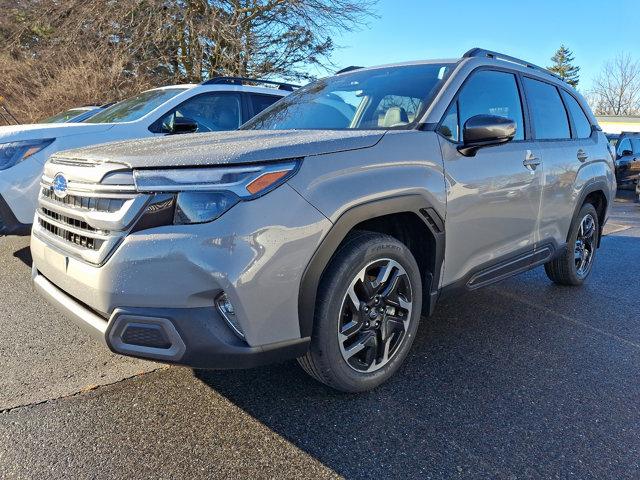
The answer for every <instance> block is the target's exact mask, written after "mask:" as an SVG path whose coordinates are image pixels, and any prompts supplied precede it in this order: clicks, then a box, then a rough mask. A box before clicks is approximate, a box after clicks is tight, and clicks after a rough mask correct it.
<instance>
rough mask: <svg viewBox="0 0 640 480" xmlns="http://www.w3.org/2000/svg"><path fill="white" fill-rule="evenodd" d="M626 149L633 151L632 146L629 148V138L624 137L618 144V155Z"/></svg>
mask: <svg viewBox="0 0 640 480" xmlns="http://www.w3.org/2000/svg"><path fill="white" fill-rule="evenodd" d="M626 150H630V151H633V148H631V140H629V139H628V138H624V139H623V140H622V141H621V142H620V143H619V144H618V155H622V152H624V151H626Z"/></svg>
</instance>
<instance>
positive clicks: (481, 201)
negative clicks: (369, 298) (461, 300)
mask: <svg viewBox="0 0 640 480" xmlns="http://www.w3.org/2000/svg"><path fill="white" fill-rule="evenodd" d="M479 114H490V115H501V116H504V117H507V118H510V119H512V120H514V121H515V122H516V124H517V131H516V136H515V138H514V140H513V141H512V142H510V143H508V144H505V145H501V146H495V147H488V148H483V149H480V150H478V152H477V153H476V155H475V156H473V157H465V156H464V155H462V154H460V153H459V152H458V150H457V147H458V146H459V145H460V144H461V143H462V141H463V138H462V128H463V126H464V123H465V122H466V120H468V119H469V118H471V117H473V116H475V115H479ZM439 133H440V135H441V137H444V138H441V144H442V152H443V159H444V170H445V175H446V178H447V215H446V220H445V223H446V230H445V231H446V242H447V245H446V251H445V262H444V276H443V285H449V284H452V283H454V282H459V281H462V280H464V281H466V282H473V281H474V280H473V278H472V277H473V276H476V274H478V273H480V274H482V271H484V270H486V269H489V272H488V274H487V275H486V276H485V277H484V280H480V283H482V282H484V281H486V280H491V275H492V274H493V273H495V277H496V278H494V279H497V278H498V277H499V276H500V275H504V274H506V273H510V272H509V269H519V268H523V267H526V262H527V261H528V259H527V255H528V254H530V253H531V252H532V251H533V249H534V245H535V242H536V239H537V229H538V219H539V212H540V200H541V192H542V186H541V185H542V164H541V158H540V153H539V152H538V151H537V150H536V145H535V143H534V142H532V141H531V140H530V139H528V138H527V135H526V134H525V125H524V115H523V108H522V100H521V95H520V91H519V87H518V82H517V79H516V76H515V75H514V74H512V73H508V72H503V71H492V70H480V71H476V72H475V73H473V74H472V76H471V77H470V78H469V79H468V80H467V81H466V82H465V84H464V85H463V87H462V90H461V92H460V93H459V95H458V98H457V101H456V102H455V103H453V104H452V106H451V107H450V109H449V111H448V113H447V115H446V116H445V119H444V121H443V124H442V126H441V127H440V129H439ZM518 259H520V260H518ZM510 260H513V261H514V262H513V263H509V261H510ZM501 262H507V265H506V266H504V267H503V268H501V269H500V268H498V269H495V270H491V269H492V266H493V265H495V264H500V263H501ZM523 262H524V265H523Z"/></svg>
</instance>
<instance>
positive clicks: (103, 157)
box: [56, 130, 385, 168]
mask: <svg viewBox="0 0 640 480" xmlns="http://www.w3.org/2000/svg"><path fill="white" fill-rule="evenodd" d="M384 134H385V132H384V131H379V130H368V131H367V130H357V131H355V130H340V131H334V130H237V131H233V132H217V133H195V134H188V135H174V136H166V137H161V138H149V139H144V140H131V141H127V142H116V143H109V144H104V145H97V146H91V147H85V148H78V149H75V150H68V151H66V152H64V153H63V154H59V155H56V157H64V158H67V159H73V160H76V161H78V160H79V161H83V160H85V161H88V162H91V163H93V162H109V163H119V164H124V165H126V166H128V167H129V168H158V167H176V166H207V165H219V164H238V163H251V162H268V161H275V160H284V159H289V158H299V157H308V156H312V155H322V154H327V153H335V152H342V151H348V150H356V149H361V148H368V147H372V146H374V145H375V144H376V143H378V142H379V141H380V139H381V138H382V137H383V136H384Z"/></svg>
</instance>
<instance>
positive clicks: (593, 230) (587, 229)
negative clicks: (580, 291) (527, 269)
mask: <svg viewBox="0 0 640 480" xmlns="http://www.w3.org/2000/svg"><path fill="white" fill-rule="evenodd" d="M599 235H600V226H599V223H598V212H596V209H595V207H594V206H593V205H592V204H590V203H586V204H585V205H583V206H582V208H581V209H580V212H579V213H578V216H577V217H576V218H575V219H574V221H573V223H572V225H571V232H570V233H569V241H568V242H567V250H566V252H565V253H564V254H563V255H561V256H560V257H558V258H556V259H555V260H552V261H551V262H548V263H547V264H545V266H544V269H545V272H546V273H547V276H548V277H549V278H550V279H551V280H552V281H553V282H555V283H557V284H559V285H582V284H583V283H584V281H585V280H586V279H587V277H588V276H589V274H590V273H591V270H592V268H593V262H594V260H595V256H596V251H597V248H598V240H599Z"/></svg>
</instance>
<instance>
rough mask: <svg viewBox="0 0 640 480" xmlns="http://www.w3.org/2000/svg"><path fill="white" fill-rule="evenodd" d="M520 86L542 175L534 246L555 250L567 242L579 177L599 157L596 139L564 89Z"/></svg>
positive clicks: (533, 83)
mask: <svg viewBox="0 0 640 480" xmlns="http://www.w3.org/2000/svg"><path fill="white" fill-rule="evenodd" d="M523 83H524V87H525V93H526V96H527V102H528V105H529V111H530V114H531V127H532V129H533V135H534V137H535V142H536V145H537V146H536V148H537V150H538V151H539V152H540V154H541V157H542V161H543V169H542V171H543V172H544V179H543V185H544V188H543V194H542V203H541V208H540V227H539V232H540V238H539V239H538V242H537V244H538V246H539V247H541V248H546V246H547V245H553V246H554V247H557V246H559V245H563V244H564V243H565V242H566V240H567V234H568V231H569V227H570V223H571V219H572V217H573V214H574V210H575V204H576V198H575V197H576V192H575V185H576V178H577V175H578V171H579V170H580V169H581V168H584V167H585V166H586V165H587V164H588V162H589V159H590V158H592V159H595V158H600V157H601V155H598V154H597V152H596V151H595V150H594V149H597V148H598V146H597V135H596V133H595V132H593V131H592V128H591V125H590V123H589V120H588V119H587V117H586V116H585V114H584V112H583V111H582V107H581V106H580V105H579V103H578V102H577V100H576V99H575V98H574V97H573V96H572V95H571V94H569V93H568V92H566V91H565V90H564V89H562V88H559V87H557V86H556V85H553V84H551V83H547V82H544V81H542V80H540V79H537V78H529V77H525V78H524V81H523Z"/></svg>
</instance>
